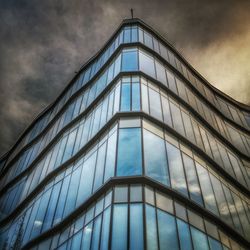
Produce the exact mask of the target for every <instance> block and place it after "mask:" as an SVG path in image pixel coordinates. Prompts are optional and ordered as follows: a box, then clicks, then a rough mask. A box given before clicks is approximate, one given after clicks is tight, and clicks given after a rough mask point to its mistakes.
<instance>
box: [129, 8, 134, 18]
mask: <svg viewBox="0 0 250 250" xmlns="http://www.w3.org/2000/svg"><path fill="white" fill-rule="evenodd" d="M130 12H131V18H132V19H133V18H134V10H133V9H132V8H131V9H130Z"/></svg>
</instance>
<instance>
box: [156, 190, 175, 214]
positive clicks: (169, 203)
mask: <svg viewBox="0 0 250 250" xmlns="http://www.w3.org/2000/svg"><path fill="white" fill-rule="evenodd" d="M156 206H157V207H158V208H160V209H162V210H164V211H166V212H169V213H174V208H173V200H172V199H171V198H169V197H167V196H166V195H163V194H160V193H158V192H156Z"/></svg>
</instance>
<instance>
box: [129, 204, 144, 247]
mask: <svg viewBox="0 0 250 250" xmlns="http://www.w3.org/2000/svg"><path fill="white" fill-rule="evenodd" d="M142 208H143V207H142V204H131V205H130V230H129V234H130V245H129V249H131V250H133V249H134V250H143V249H144V241H143V211H142Z"/></svg>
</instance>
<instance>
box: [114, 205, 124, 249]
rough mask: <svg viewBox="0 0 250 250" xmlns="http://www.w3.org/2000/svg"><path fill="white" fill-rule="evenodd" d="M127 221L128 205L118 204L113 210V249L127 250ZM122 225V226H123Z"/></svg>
mask: <svg viewBox="0 0 250 250" xmlns="http://www.w3.org/2000/svg"><path fill="white" fill-rule="evenodd" d="M127 219H128V205H127V204H116V205H114V210H113V225H112V241H111V249H113V250H117V249H119V250H123V249H124V250H125V249H127V234H128V230H127ZM121 225H122V226H121Z"/></svg>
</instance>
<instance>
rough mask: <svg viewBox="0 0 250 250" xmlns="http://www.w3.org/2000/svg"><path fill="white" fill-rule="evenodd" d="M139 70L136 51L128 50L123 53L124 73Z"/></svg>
mask: <svg viewBox="0 0 250 250" xmlns="http://www.w3.org/2000/svg"><path fill="white" fill-rule="evenodd" d="M135 70H138V59H137V50H136V49H126V50H123V53H122V71H135Z"/></svg>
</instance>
